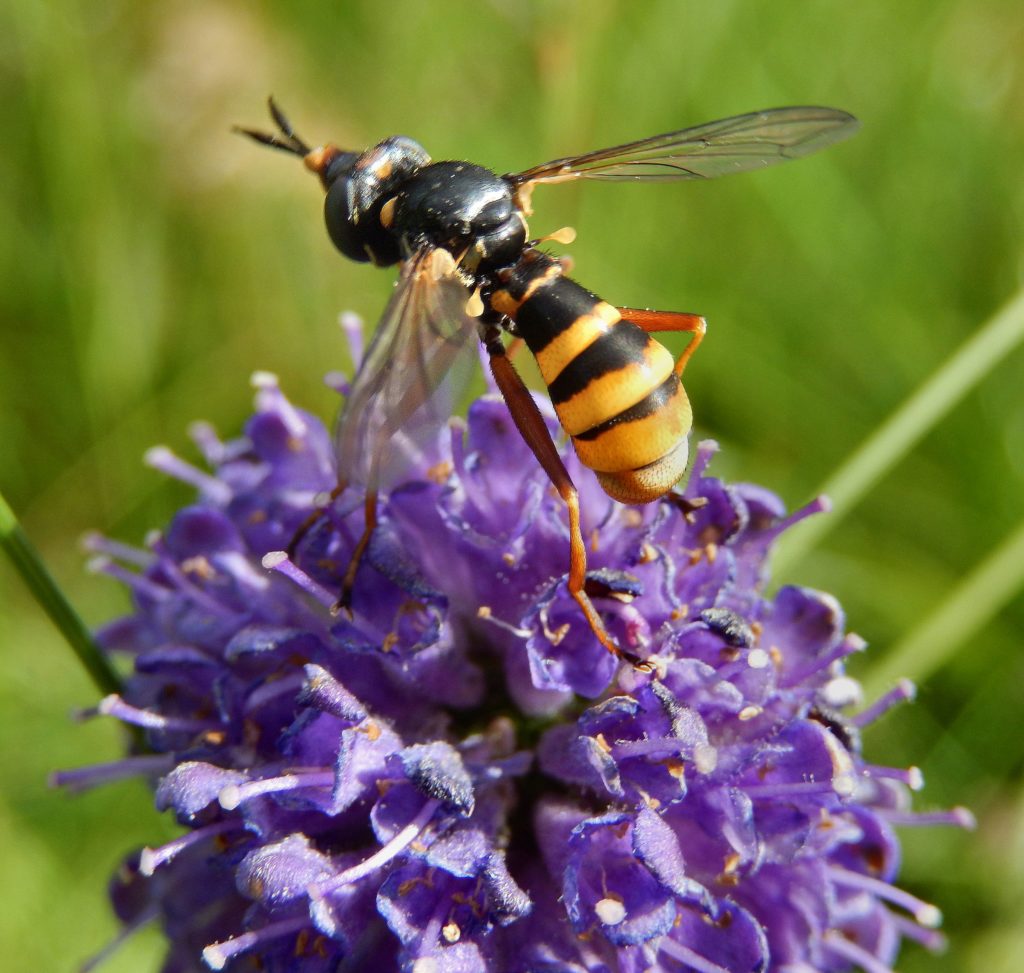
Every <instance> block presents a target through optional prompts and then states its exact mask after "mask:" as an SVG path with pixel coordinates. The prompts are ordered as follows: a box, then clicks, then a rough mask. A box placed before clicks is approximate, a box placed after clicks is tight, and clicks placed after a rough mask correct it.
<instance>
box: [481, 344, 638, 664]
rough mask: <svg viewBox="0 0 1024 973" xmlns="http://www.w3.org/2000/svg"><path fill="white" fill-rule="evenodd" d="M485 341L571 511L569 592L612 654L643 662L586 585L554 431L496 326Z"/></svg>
mask: <svg viewBox="0 0 1024 973" xmlns="http://www.w3.org/2000/svg"><path fill="white" fill-rule="evenodd" d="M484 345H485V347H486V348H487V354H488V356H489V357H490V364H491V373H492V374H493V375H494V381H495V383H496V384H497V386H498V390H499V391H500V392H501V396H502V398H503V399H504V400H505V404H506V405H507V406H508V410H509V412H510V413H511V415H512V421H513V422H515V424H516V428H517V429H518V430H519V434H520V435H521V436H522V437H523V439H524V441H525V442H526V445H527V446H529V447H530V451H531V452H532V453H533V455H534V456H536V457H537V461H538V462H539V463H540V465H541V466H542V467H543V469H544V472H545V473H547V475H548V479H549V480H551V483H552V484H553V485H554V487H555V489H556V490H557V491H558V495H559V496H560V497H561V498H562V502H563V503H564V504H565V507H566V510H567V511H568V513H569V594H571V595H572V596H573V598H574V599H575V601H576V604H577V605H579V607H580V610H581V611H582V612H583V615H584V617H585V618H586V620H587V624H588V625H590V628H591V630H592V631H593V633H594V635H596V636H597V640H598V641H599V642H600V643H601V644H602V645H603V646H604V647H605V648H606V649H607V650H608V651H609V652H611V653H612V654H613V655H615V656H619V657H620V658H623V659H627V660H628V661H629V662H632V663H633V664H634V665H636V666H643V665H644V663H643V660H642V659H640V658H639V657H638V656H635V655H633V654H632V653H629V652H626V651H625V650H624V649H622V648H621V647H620V646H619V645H618V643H617V642H616V641H615V639H613V638H612V637H611V635H610V634H609V632H608V629H607V628H605V625H604V622H603V621H602V620H601V616H600V615H598V613H597V609H595V608H594V605H593V603H592V602H591V600H590V596H589V595H588V594H587V592H586V589H585V587H584V586H585V584H586V578H587V549H586V546H585V544H584V542H583V531H582V529H581V527H580V502H579V494H578V493H577V492H576V487H575V485H574V484H573V482H572V478H571V477H570V476H569V472H568V471H567V470H566V468H565V466H564V464H563V463H562V459H561V457H560V456H559V455H558V451H557V450H556V449H555V444H554V443H553V442H552V440H551V434H550V433H549V432H548V428H547V426H546V425H545V424H544V417H543V416H542V415H541V414H540V410H539V409H538V408H537V403H536V402H534V401H533V398H532V396H531V395H530V392H529V390H528V389H527V388H526V385H525V384H524V383H523V380H522V378H521V377H520V375H519V373H518V372H517V371H516V370H515V366H513V364H512V362H511V360H510V359H509V357H508V355H507V354H506V352H505V347H504V345H503V344H502V343H501V338H500V331H499V330H498V328H497V327H494V326H491V327H487V328H486V329H485V331H484Z"/></svg>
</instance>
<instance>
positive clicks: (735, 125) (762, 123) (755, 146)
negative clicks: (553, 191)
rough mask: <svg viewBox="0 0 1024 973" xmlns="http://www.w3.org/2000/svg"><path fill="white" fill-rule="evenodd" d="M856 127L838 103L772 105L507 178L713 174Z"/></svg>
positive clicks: (813, 147) (769, 160)
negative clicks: (824, 104)
mask: <svg viewBox="0 0 1024 973" xmlns="http://www.w3.org/2000/svg"><path fill="white" fill-rule="evenodd" d="M859 127H860V123H859V122H858V121H857V119H856V118H854V117H853V116H852V115H850V114H848V113H847V112H844V111H839V110H838V109H836V108H817V107H793V108H771V109H768V110H766V111H759V112H751V113H749V114H747V115H736V116H734V117H733V118H722V119H719V120H718V121H717V122H707V123H706V124H704V125H696V126H694V127H693V128H684V129H682V130H681V131H678V132H668V133H666V134H665V135H655V136H654V137H653V138H648V139H641V140H640V141H639V142H628V143H626V144H625V145H616V146H613V147H612V148H608V149H599V150H598V151H597V152H588V153H586V154H585V155H577V156H571V157H568V158H565V159H555V160H554V161H553V162H546V163H544V165H540V166H535V167H534V168H533V169H527V170H526V171H525V172H520V173H517V174H515V175H510V176H506V177H505V178H506V179H508V180H509V181H510V182H511V183H512V184H513V185H514V186H522V185H524V184H526V183H542V182H563V181H567V180H571V179H606V180H636V181H640V180H644V181H660V182H668V181H670V180H675V179H715V178H717V177H718V176H725V175H728V174H729V173H732V172H746V171H747V170H749V169H761V168H764V167H765V166H771V165H775V164H776V163H779V162H785V161H786V160H787V159H798V158H800V157H801V156H804V155H809V154H810V153H812V152H817V151H818V150H819V149H823V148H825V147H826V146H828V145H832V144H833V143H835V142H841V141H842V140H843V139H846V138H849V137H850V136H851V135H853V133H854V132H856V131H857V129H858V128H859Z"/></svg>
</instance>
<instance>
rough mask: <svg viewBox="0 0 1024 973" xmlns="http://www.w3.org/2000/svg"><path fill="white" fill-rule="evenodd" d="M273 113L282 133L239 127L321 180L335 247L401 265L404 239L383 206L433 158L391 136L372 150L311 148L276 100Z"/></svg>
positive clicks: (359, 256)
mask: <svg viewBox="0 0 1024 973" xmlns="http://www.w3.org/2000/svg"><path fill="white" fill-rule="evenodd" d="M269 106H270V115H271V117H272V118H273V119H274V123H275V124H276V125H277V128H278V131H277V132H262V131H258V130H256V129H251V128H240V127H236V129H235V131H237V132H240V133H241V134H243V135H247V136H248V137H249V138H251V139H255V141H257V142H259V143H260V144H261V145H268V146H270V147H271V148H274V149H280V150H281V151H282V152H289V153H291V154H292V155H297V156H299V157H300V158H301V159H302V160H303V162H304V163H305V165H306V168H307V169H309V170H310V171H311V172H314V173H315V174H316V175H317V176H319V178H320V183H321V185H322V186H323V187H324V189H325V190H326V192H327V198H326V199H325V201H324V220H325V221H326V223H327V232H328V234H329V235H330V238H331V241H332V242H333V243H334V245H335V246H336V247H337V248H338V249H339V250H340V251H341V252H342V253H343V254H344V255H345V256H346V257H348V258H349V259H351V260H359V261H368V260H372V261H373V262H374V263H376V264H393V263H397V262H398V260H400V259H401V257H402V252H401V247H400V245H399V240H398V238H397V237H396V236H395V235H394V234H393V233H392V232H391V231H390V230H389V229H387V228H386V227H385V226H384V225H383V224H382V223H381V208H382V207H383V206H384V204H385V203H386V202H387V200H388V199H390V198H391V197H392V196H393V195H394V193H395V190H396V189H397V188H398V186H399V185H400V184H401V183H402V182H404V181H405V180H406V179H407V178H408V177H409V176H411V175H412V174H413V173H414V172H416V171H417V170H418V169H420V168H421V167H422V166H424V165H426V164H427V163H428V162H430V157H429V156H428V155H427V153H426V152H425V151H424V150H423V148H422V147H421V146H420V145H418V144H417V143H416V142H414V141H412V139H407V138H402V137H396V138H390V139H386V140H385V141H383V142H381V143H380V144H379V145H377V146H374V148H372V149H369V150H368V151H366V152H346V151H343V150H342V149H339V148H338V147H337V146H335V145H330V144H328V145H323V146H320V147H319V148H315V149H314V148H311V147H310V146H309V145H307V144H306V143H305V142H304V141H303V140H302V139H301V138H299V137H298V136H297V135H296V134H295V131H294V130H293V129H292V126H291V123H290V122H289V121H288V119H287V118H286V117H285V114H284V113H283V112H282V111H281V109H280V108H278V106H277V104H276V103H275V102H274V99H273V98H271V99H269Z"/></svg>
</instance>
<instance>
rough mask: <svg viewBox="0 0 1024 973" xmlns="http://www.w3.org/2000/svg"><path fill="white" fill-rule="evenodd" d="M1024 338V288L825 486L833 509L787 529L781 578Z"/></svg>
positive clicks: (777, 564) (779, 557)
mask: <svg viewBox="0 0 1024 973" xmlns="http://www.w3.org/2000/svg"><path fill="white" fill-rule="evenodd" d="M1021 342H1024V289H1021V290H1020V291H1018V292H1017V294H1016V295H1015V296H1014V297H1013V299H1012V300H1010V301H1009V302H1008V303H1006V304H1004V305H1003V307H1002V308H1001V309H1000V310H999V311H998V312H997V313H996V314H995V315H994V316H993V317H991V318H990V319H989V320H988V321H987V322H986V323H985V324H984V326H983V327H982V328H980V329H979V330H978V331H977V333H975V334H974V335H972V336H971V337H970V338H968V339H967V341H965V342H964V343H963V344H962V345H961V346H960V347H959V348H958V349H957V350H956V351H955V352H953V354H952V356H951V357H950V358H949V359H947V361H946V362H945V363H944V364H943V365H942V366H941V367H940V368H939V369H938V370H937V371H935V372H934V373H933V374H932V376H931V377H930V378H929V379H927V381H925V383H924V384H923V385H921V386H920V388H918V390H917V391H916V392H914V394H913V395H911V396H910V398H908V399H907V400H906V401H905V402H904V403H903V405H901V406H900V407H899V408H898V409H897V410H896V411H895V412H894V413H893V414H892V415H891V416H889V418H888V419H887V420H886V421H885V422H883V423H882V424H881V425H880V426H879V427H878V428H877V429H876V430H875V432H874V433H872V435H871V436H869V437H868V438H867V439H866V440H865V441H864V442H863V443H862V444H861V446H860V447H859V448H858V449H857V450H856V451H855V452H854V453H853V454H852V455H851V456H850V457H849V459H847V460H846V462H845V463H843V464H842V466H840V467H839V469H837V470H836V471H835V473H833V474H832V476H831V477H829V479H828V480H827V481H826V482H825V483H824V484H822V486H821V489H820V490H819V491H818V492H819V493H824V494H826V495H827V496H828V497H829V499H830V500H831V501H832V512H831V513H830V514H828V516H825V517H815V518H814V519H813V520H810V521H808V522H806V523H805V524H803V525H801V527H800V529H799V530H796V531H793V532H791V533H787V534H786V535H785V537H783V539H782V540H781V541H780V543H779V549H778V551H777V552H776V554H775V557H774V559H773V561H774V573H775V574H776V576H782V575H783V574H785V573H786V572H787V571H788V570H789V569H790V568H792V567H793V565H795V564H796V563H797V562H799V561H800V559H801V558H802V557H804V556H805V555H806V554H807V553H808V551H810V550H811V549H812V548H814V547H815V545H817V544H818V543H819V542H820V541H821V540H822V538H824V537H825V535H826V534H828V533H829V531H831V530H834V529H835V527H836V526H837V525H838V524H839V523H840V522H841V521H842V519H843V518H844V517H845V516H846V515H847V514H848V513H849V512H850V511H851V510H852V509H853V508H854V507H856V505H857V504H858V503H859V502H860V501H861V500H862V499H863V498H864V496H865V495H866V494H867V493H868V491H869V490H871V488H872V487H873V486H874V485H875V484H876V483H878V481H879V480H881V479H882V477H884V476H885V475H886V474H887V473H888V472H889V471H890V470H891V469H892V468H893V467H894V466H895V465H896V464H897V463H899V461H900V460H901V459H902V458H903V457H904V456H905V455H906V454H907V453H908V452H910V450H911V449H913V447H914V446H915V445H916V444H917V443H918V442H919V441H920V440H921V438H922V437H923V436H924V435H925V434H926V433H928V432H929V430H931V429H932V428H933V427H934V426H936V425H938V423H939V422H940V421H941V420H942V418H943V417H944V416H945V415H946V413H948V412H949V411H950V409H952V408H953V406H955V405H956V404H957V403H958V402H959V401H960V400H961V399H962V398H963V397H964V396H965V395H966V394H967V393H968V392H969V391H970V390H971V389H972V388H973V387H974V386H975V385H977V384H978V382H980V381H981V379H983V378H984V377H985V376H986V375H987V374H988V373H989V372H990V371H991V370H992V369H993V368H994V367H995V366H996V365H997V364H999V362H1000V361H1002V359H1003V358H1005V357H1006V355H1007V354H1009V353H1010V352H1011V351H1012V350H1013V349H1014V348H1015V347H1016V346H1017V345H1019V344H1020V343H1021Z"/></svg>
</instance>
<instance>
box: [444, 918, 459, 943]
mask: <svg viewBox="0 0 1024 973" xmlns="http://www.w3.org/2000/svg"><path fill="white" fill-rule="evenodd" d="M441 935H442V936H444V941H445V942H446V943H457V942H458V941H459V940H460V939H461V938H462V930H461V929H460V928H459V927H458V924H457V923H454V922H449V923H447V924H446V925H445V926H444V927H442V929H441Z"/></svg>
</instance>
